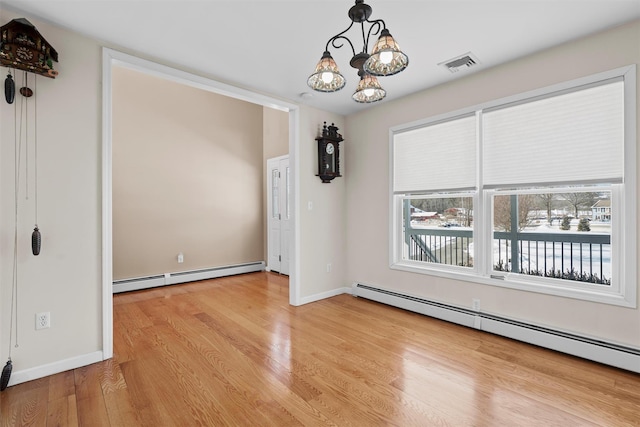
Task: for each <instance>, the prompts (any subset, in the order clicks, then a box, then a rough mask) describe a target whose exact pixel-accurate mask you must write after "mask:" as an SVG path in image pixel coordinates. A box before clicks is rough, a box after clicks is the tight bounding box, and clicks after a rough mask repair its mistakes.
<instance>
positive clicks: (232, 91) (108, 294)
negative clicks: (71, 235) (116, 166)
mask: <svg viewBox="0 0 640 427" xmlns="http://www.w3.org/2000/svg"><path fill="white" fill-rule="evenodd" d="M113 67H124V68H129V69H132V70H135V71H139V72H142V73H145V74H149V75H152V76H156V77H160V78H164V79H167V80H170V81H173V82H176V83H181V84H184V85H186V86H190V87H194V88H197V89H202V90H205V91H208V92H213V93H217V94H220V95H225V96H228V97H231V98H235V99H239V100H243V101H246V102H250V103H253V104H258V105H262V106H264V107H269V108H274V109H277V110H280V111H284V112H287V113H289V162H290V163H289V165H290V168H291V177H292V179H291V188H292V191H291V216H292V221H293V227H292V233H293V235H292V240H293V248H292V249H293V250H292V251H291V252H292V253H291V271H290V275H289V304H291V305H300V304H301V302H300V284H299V280H298V278H299V277H300V276H299V275H300V259H299V257H298V256H297V254H299V253H300V251H299V250H300V221H299V218H298V209H297V200H299V196H300V188H299V185H298V183H299V182H300V168H299V156H298V152H297V147H298V146H299V139H300V110H299V107H298V106H297V105H295V104H292V103H288V102H285V101H282V100H280V99H276V98H272V97H270V96H266V95H262V94H258V93H254V92H252V91H249V90H247V89H242V88H238V87H235V86H232V85H229V84H226V83H222V82H219V81H216V80H213V79H210V78H206V77H202V76H198V75H195V74H192V73H188V72H186V71H182V70H179V69H177V68H171V67H168V66H166V65H162V64H160V63H157V62H153V61H149V60H146V59H142V58H139V57H136V56H133V55H129V54H126V53H122V52H119V51H116V50H113V49H109V48H106V47H104V48H102V358H103V360H106V359H110V358H111V357H113V290H112V287H113V205H112V190H113V187H112V179H113V175H112V166H113V159H112V147H113V141H112V119H113V117H112V106H113V102H112V101H113V100H112V82H111V79H112V73H111V70H112V68H113Z"/></svg>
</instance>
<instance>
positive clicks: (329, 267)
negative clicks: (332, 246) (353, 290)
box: [327, 263, 331, 273]
mask: <svg viewBox="0 0 640 427" xmlns="http://www.w3.org/2000/svg"><path fill="white" fill-rule="evenodd" d="M327 273H331V263H329V264H327Z"/></svg>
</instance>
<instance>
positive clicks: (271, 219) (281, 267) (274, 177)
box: [267, 156, 291, 275]
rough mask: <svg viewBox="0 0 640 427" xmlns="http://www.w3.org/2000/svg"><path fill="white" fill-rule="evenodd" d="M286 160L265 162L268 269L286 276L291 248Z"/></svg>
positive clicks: (289, 183) (288, 174)
mask: <svg viewBox="0 0 640 427" xmlns="http://www.w3.org/2000/svg"><path fill="white" fill-rule="evenodd" d="M290 194H291V176H290V169H289V156H281V157H275V158H273V159H269V160H267V241H268V243H267V251H268V255H267V269H268V270H270V271H277V272H279V273H282V274H286V275H288V274H289V253H290V248H291V206H290V197H289V196H290Z"/></svg>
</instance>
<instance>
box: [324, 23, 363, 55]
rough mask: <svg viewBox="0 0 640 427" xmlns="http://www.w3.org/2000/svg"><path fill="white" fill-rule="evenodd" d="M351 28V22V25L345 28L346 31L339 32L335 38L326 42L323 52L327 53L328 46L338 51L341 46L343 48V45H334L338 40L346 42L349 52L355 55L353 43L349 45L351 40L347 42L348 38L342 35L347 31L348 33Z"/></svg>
mask: <svg viewBox="0 0 640 427" xmlns="http://www.w3.org/2000/svg"><path fill="white" fill-rule="evenodd" d="M351 27H353V21H351V24H350V25H349V26H348V27H347V29H346V30H344V31H342V32H339V33H338V34H336V35H335V36H333V37H331V38H330V39H329V40H328V41H327V45H326V46H325V48H324V50H325V51H329V45H331V46H333V47H335V48H336V49H340V48H341V47H342V46H344V43H341V44H336V41H337V40H339V39H343V40H346V41H347V43H349V46H351V51H352V52H353V55H355V54H356V49H355V48H354V47H353V43H351V40H349V38H348V37H346V36H345V35H344V34H345V33H346V32H347V31H349V30H350V29H351Z"/></svg>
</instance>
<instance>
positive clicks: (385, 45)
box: [307, 0, 409, 103]
mask: <svg viewBox="0 0 640 427" xmlns="http://www.w3.org/2000/svg"><path fill="white" fill-rule="evenodd" d="M371 11H372V10H371V6H369V5H366V4H364V0H356V4H355V6H352V7H351V9H349V18H350V19H351V24H350V25H349V27H347V29H346V30H344V31H342V32H340V33H338V34H336V35H335V36H333V37H331V38H330V39H329V41H327V45H326V46H325V49H324V53H323V54H322V57H321V58H320V61H319V62H318V65H316V69H315V71H314V72H313V74H311V76H309V79H308V80H307V84H308V85H309V87H310V88H311V89H313V90H317V91H319V92H335V91H338V90H340V89H342V88H343V87H344V85H345V83H346V79H345V78H344V76H343V75H342V74H341V73H340V71H339V70H338V65H337V64H336V61H334V59H333V58H332V57H331V53H329V45H331V46H333V47H334V48H336V49H339V48H341V47H342V46H344V44H345V43H344V41H346V43H348V44H349V46H351V50H352V52H353V57H352V58H351V61H349V65H351V66H352V67H353V68H355V69H357V70H358V76H360V82H359V83H358V87H357V89H356V91H355V92H354V94H353V95H352V98H353V100H354V101H356V102H362V103H369V102H376V101H380V100H381V99H383V98H384V97H385V96H386V94H387V92H386V91H385V90H384V89H383V88H382V86H380V83H379V82H378V79H377V77H379V76H391V75H393V74H397V73H399V72H400V71H402V70H404V69H405V68H407V65H409V58H408V57H407V55H405V54H404V53H403V52H402V51H401V50H400V47H399V46H398V43H396V41H395V40H394V39H393V37H392V36H391V34H390V33H389V30H387V25H386V24H385V22H384V21H383V20H382V19H376V20H373V21H369V17H370V16H371ZM365 22H366V23H368V24H370V26H369V28H368V29H365ZM354 24H360V26H361V29H362V43H363V47H362V52H360V53H356V49H355V47H354V46H353V43H352V42H351V40H349V39H348V38H347V37H346V36H345V35H344V34H345V33H346V32H347V31H349V30H350V29H351V27H353V26H354ZM378 34H380V37H378V41H377V42H376V43H375V45H374V46H373V49H372V50H371V54H369V53H367V49H368V46H369V37H371V36H372V35H373V36H376V35H378Z"/></svg>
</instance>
